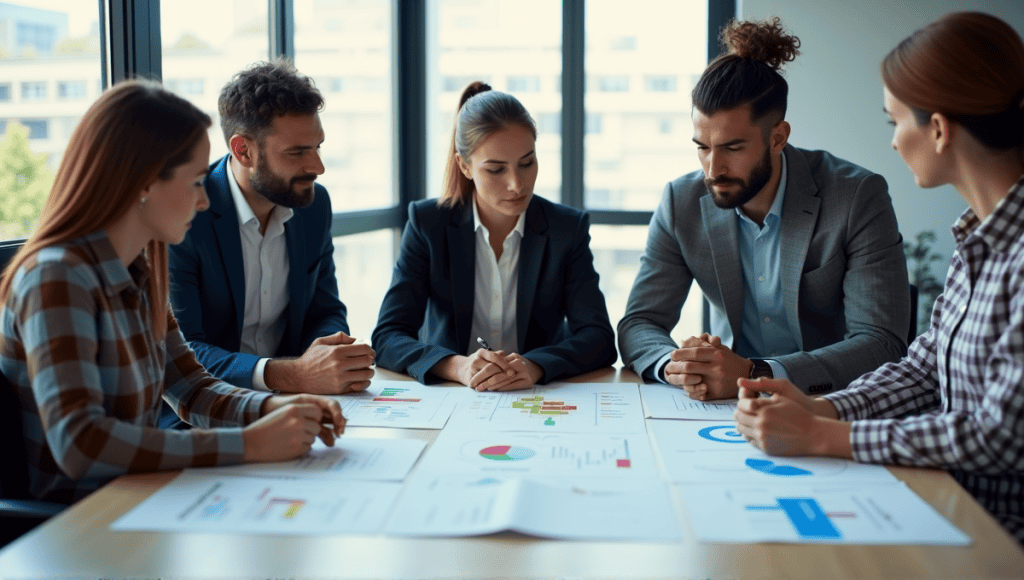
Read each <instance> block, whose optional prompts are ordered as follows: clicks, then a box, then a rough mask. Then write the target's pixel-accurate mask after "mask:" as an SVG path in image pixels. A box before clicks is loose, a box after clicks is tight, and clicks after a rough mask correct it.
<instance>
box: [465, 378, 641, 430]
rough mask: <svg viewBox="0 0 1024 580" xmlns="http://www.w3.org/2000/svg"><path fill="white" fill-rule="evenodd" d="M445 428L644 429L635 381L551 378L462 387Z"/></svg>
mask: <svg viewBox="0 0 1024 580" xmlns="http://www.w3.org/2000/svg"><path fill="white" fill-rule="evenodd" d="M448 429H452V430H454V429H462V430H470V431H474V432H479V431H483V430H486V431H545V432H552V433H643V432H644V431H645V427H644V417H643V407H642V404H641V402H640V394H639V392H638V390H637V386H636V385H634V384H617V383H596V384H587V383H551V384H550V385H547V386H545V387H535V388H533V389H528V390H524V391H511V392H507V393H477V392H476V391H473V390H471V389H466V391H465V395H464V398H463V399H462V401H461V403H460V405H459V408H458V409H456V411H455V413H454V414H452V417H451V419H450V421H449V425H448Z"/></svg>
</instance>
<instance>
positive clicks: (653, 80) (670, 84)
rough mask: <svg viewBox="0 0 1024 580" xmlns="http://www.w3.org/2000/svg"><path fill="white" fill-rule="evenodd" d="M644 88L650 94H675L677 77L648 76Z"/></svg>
mask: <svg viewBox="0 0 1024 580" xmlns="http://www.w3.org/2000/svg"><path fill="white" fill-rule="evenodd" d="M644 88H645V90H647V92H649V93H674V92H675V91H676V77H675V76H672V75H647V76H646V77H645V78H644Z"/></svg>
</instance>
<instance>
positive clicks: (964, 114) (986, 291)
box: [736, 12, 1024, 542]
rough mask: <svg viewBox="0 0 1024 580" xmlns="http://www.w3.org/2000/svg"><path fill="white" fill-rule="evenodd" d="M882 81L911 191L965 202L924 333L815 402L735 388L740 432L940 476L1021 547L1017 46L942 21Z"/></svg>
mask: <svg viewBox="0 0 1024 580" xmlns="http://www.w3.org/2000/svg"><path fill="white" fill-rule="evenodd" d="M882 77H883V81H884V83H885V90H884V99H885V110H886V112H887V113H888V115H889V117H890V123H891V124H892V125H893V126H894V132H893V139H892V146H893V149H895V150H896V151H897V152H898V153H899V154H900V156H901V157H902V158H903V160H904V161H905V162H906V163H907V165H908V166H909V167H910V170H911V172H913V174H914V177H915V179H916V181H917V184H918V185H920V186H921V187H936V186H939V185H944V184H951V185H953V186H954V187H955V188H956V189H957V191H958V192H959V193H960V195H962V196H963V198H964V199H965V200H966V201H967V203H968V205H969V206H970V207H969V208H968V209H967V210H965V211H964V213H963V215H961V216H960V219H959V220H958V221H957V222H956V223H955V224H954V225H953V236H954V237H955V238H956V241H957V248H956V252H955V254H954V256H953V260H952V263H951V264H950V268H949V273H948V275H947V277H946V284H945V289H944V292H943V294H942V296H940V297H939V298H938V299H937V300H936V302H935V307H934V309H933V311H932V319H931V326H930V328H929V329H928V331H927V332H926V333H924V334H923V335H921V336H920V337H919V338H918V339H917V340H916V341H914V343H913V344H912V345H911V347H910V350H909V352H908V354H907V356H906V357H905V358H904V359H903V360H901V361H900V362H898V363H889V364H886V365H885V366H883V367H881V368H879V369H878V370H875V371H872V372H870V373H868V374H866V375H864V376H862V377H860V378H859V379H857V380H855V381H854V382H853V383H851V384H850V385H849V387H848V388H847V389H846V390H844V391H840V392H837V393H833V394H830V395H826V396H825V397H822V398H817V399H811V398H809V397H807V396H805V395H803V394H802V393H801V392H800V391H799V390H798V389H796V388H795V387H793V386H792V385H790V384H789V383H786V382H785V381H774V380H762V381H745V380H741V381H740V385H741V386H742V387H744V388H743V389H740V392H741V397H743V398H742V399H741V401H740V404H739V409H738V410H737V412H736V420H737V422H738V423H739V430H740V431H741V432H742V433H743V434H744V435H745V436H746V437H747V438H748V439H749V440H750V441H752V442H753V443H754V444H755V445H757V446H758V447H760V448H761V449H763V450H765V451H766V452H768V453H772V454H777V455H826V456H835V457H845V458H852V459H855V460H857V461H863V462H870V463H887V464H897V465H909V466H919V467H937V468H943V469H947V470H949V471H950V472H951V474H952V475H953V476H954V477H955V478H956V479H957V481H959V482H960V484H961V485H963V486H964V488H965V489H967V491H969V492H970V493H971V494H972V495H973V496H974V497H975V498H976V499H977V500H978V501H979V502H980V503H981V504H982V505H983V506H984V507H985V508H986V509H987V510H988V511H989V512H991V513H992V515H994V516H995V517H996V519H998V520H999V521H1000V523H1002V524H1003V526H1004V527H1005V528H1006V529H1007V530H1008V531H1009V532H1010V533H1011V534H1013V535H1014V536H1015V537H1016V538H1017V540H1018V541H1021V542H1024V220H1022V219H1021V216H1022V215H1024V43H1022V42H1021V38H1020V36H1019V35H1018V34H1017V33H1016V32H1015V31H1014V30H1013V29H1012V28H1011V27H1010V26H1008V25H1007V24H1006V23H1004V22H1003V21H1001V20H999V19H998V18H995V17H993V16H989V15H987V14H981V13H976V12H975V13H971V12H961V13H952V14H948V15H946V16H945V17H943V18H941V19H939V20H938V21H936V22H934V23H932V24H930V25H928V26H925V27H924V28H922V29H920V30H918V31H917V32H915V33H914V34H912V35H911V36H909V37H908V38H906V39H905V40H904V41H903V42H901V43H900V44H899V46H897V47H896V48H895V49H893V51H892V52H890V53H889V55H888V56H887V57H886V58H885V60H884V61H883V63H882ZM759 392H764V393H771V396H770V397H769V398H758V393H759Z"/></svg>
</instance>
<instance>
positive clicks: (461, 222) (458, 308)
mask: <svg viewBox="0 0 1024 580" xmlns="http://www.w3.org/2000/svg"><path fill="white" fill-rule="evenodd" d="M469 203H473V202H472V200H470V202H469ZM446 236H447V243H448V267H449V268H451V271H450V275H451V280H452V296H453V298H454V306H455V343H456V344H457V345H458V347H459V352H460V353H466V352H467V351H468V350H469V343H470V336H469V333H470V332H471V331H472V330H473V290H474V287H475V285H476V277H475V274H476V233H475V232H474V231H473V208H472V207H470V206H469V205H463V206H462V207H458V208H456V209H455V210H453V211H452V214H451V220H450V221H449V222H448V228H447V232H446Z"/></svg>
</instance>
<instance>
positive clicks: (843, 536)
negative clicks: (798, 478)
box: [678, 483, 971, 546]
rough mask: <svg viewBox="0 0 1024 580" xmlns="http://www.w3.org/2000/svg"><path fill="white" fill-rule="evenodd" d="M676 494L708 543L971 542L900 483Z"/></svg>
mask: <svg viewBox="0 0 1024 580" xmlns="http://www.w3.org/2000/svg"><path fill="white" fill-rule="evenodd" d="M678 490H679V491H680V492H681V494H682V496H683V498H684V500H685V503H686V508H687V511H688V512H689V515H690V525H691V526H692V527H693V530H694V532H695V533H696V535H697V537H698V538H700V539H701V540H704V541H708V542H724V543H749V542H788V543H810V544H939V545H949V546H966V545H969V544H970V543H971V539H970V537H968V536H967V535H966V534H964V533H963V532H961V531H960V530H958V529H957V528H956V527H954V526H953V525H952V524H950V523H949V522H948V521H946V519H945V518H943V517H942V516H941V515H939V514H938V513H937V512H936V511H935V510H934V509H933V508H932V507H931V506H930V505H928V504H927V503H925V501H924V500H922V499H921V498H919V497H918V496H917V495H916V494H914V492H912V491H910V489H908V488H907V487H906V486H905V485H903V484H902V483H897V484H885V485H866V486H860V487H854V486H845V487H835V486H831V487H786V488H782V489H773V488H772V487H758V486H754V485H750V486H743V485H730V486H726V487H723V486H721V485H700V486H697V485H690V486H680V487H679V488H678Z"/></svg>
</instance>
